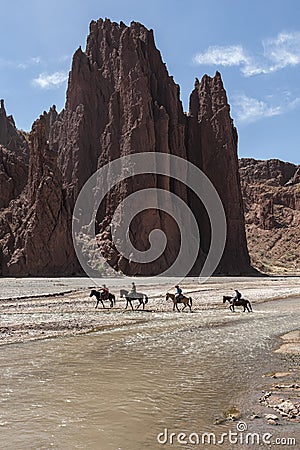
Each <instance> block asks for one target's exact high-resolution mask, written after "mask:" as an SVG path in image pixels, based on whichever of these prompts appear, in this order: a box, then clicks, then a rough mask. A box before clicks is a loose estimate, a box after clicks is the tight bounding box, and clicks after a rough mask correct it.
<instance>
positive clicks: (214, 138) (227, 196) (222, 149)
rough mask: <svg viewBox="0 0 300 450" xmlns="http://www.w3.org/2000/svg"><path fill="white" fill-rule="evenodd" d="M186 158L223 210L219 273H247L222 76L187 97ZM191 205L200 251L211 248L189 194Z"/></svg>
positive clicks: (204, 220)
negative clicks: (199, 234) (200, 236)
mask: <svg viewBox="0 0 300 450" xmlns="http://www.w3.org/2000/svg"><path fill="white" fill-rule="evenodd" d="M188 119H189V121H188V133H187V135H188V140H187V147H188V159H189V161H191V162H193V163H194V164H195V165H196V166H198V167H199V168H200V169H201V170H203V172H204V173H205V174H206V175H207V176H208V178H209V179H210V180H211V181H212V183H213V184H214V186H215V188H216V190H217V192H218V194H219V196H220V198H221V200H222V203H223V206H224V209H225V213H226V219H227V227H228V232H227V242H226V247H225V251H224V254H223V258H222V260H221V262H220V266H219V269H218V270H219V272H223V273H232V274H234V273H235V274H240V273H248V272H249V267H250V260H249V255H248V250H247V242H246V235H245V222H244V211H243V200H242V195H241V189H240V178H239V168H238V158H237V140H238V138H237V131H236V128H235V127H234V125H233V121H232V119H231V117H230V106H229V104H228V102H227V96H226V91H225V89H224V86H223V82H222V79H221V75H220V73H219V72H217V73H216V75H215V77H213V78H211V77H209V76H207V75H205V76H204V77H203V79H202V81H201V83H199V81H198V80H196V83H195V89H194V90H193V92H192V94H191V97H190V111H189V118H188ZM190 202H191V205H192V208H193V210H194V211H195V213H196V215H197V220H198V223H199V224H200V229H201V230H203V250H204V251H205V252H207V250H208V248H209V245H210V224H209V222H208V218H207V216H206V214H205V211H204V210H203V207H202V205H201V203H200V202H199V201H198V200H197V199H196V198H195V197H194V196H193V195H192V194H191V196H190Z"/></svg>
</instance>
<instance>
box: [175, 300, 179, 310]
mask: <svg viewBox="0 0 300 450" xmlns="http://www.w3.org/2000/svg"><path fill="white" fill-rule="evenodd" d="M175 304H176V309H177V311H178V312H180V309H179V308H178V302H176V303H175Z"/></svg>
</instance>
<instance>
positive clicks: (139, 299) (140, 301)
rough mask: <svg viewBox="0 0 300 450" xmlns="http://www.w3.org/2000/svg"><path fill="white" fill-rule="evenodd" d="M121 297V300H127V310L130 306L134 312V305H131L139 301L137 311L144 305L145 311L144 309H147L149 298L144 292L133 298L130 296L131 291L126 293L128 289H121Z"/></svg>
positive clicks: (137, 293)
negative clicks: (133, 301)
mask: <svg viewBox="0 0 300 450" xmlns="http://www.w3.org/2000/svg"><path fill="white" fill-rule="evenodd" d="M120 297H121V298H123V297H125V298H126V306H125V309H127V307H128V305H130V306H131V309H132V311H133V305H132V303H131V302H132V300H138V301H139V305H138V306H137V308H136V309H139V307H140V306H141V305H143V309H144V308H145V305H146V304H147V303H148V297H147V295H146V294H144V293H143V292H136V294H134V297H132V296H131V295H130V292H129V291H126V289H121V290H120ZM144 298H145V301H144Z"/></svg>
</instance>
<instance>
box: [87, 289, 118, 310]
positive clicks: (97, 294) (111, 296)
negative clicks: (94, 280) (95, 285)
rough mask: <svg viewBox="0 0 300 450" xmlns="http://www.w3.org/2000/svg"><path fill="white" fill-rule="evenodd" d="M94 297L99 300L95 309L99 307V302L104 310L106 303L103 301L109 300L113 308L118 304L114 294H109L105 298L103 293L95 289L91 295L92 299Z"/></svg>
mask: <svg viewBox="0 0 300 450" xmlns="http://www.w3.org/2000/svg"><path fill="white" fill-rule="evenodd" d="M93 295H94V296H95V297H96V299H97V303H96V306H95V308H97V307H98V305H99V302H101V304H102V306H103V308H104V303H103V300H109V301H110V307H111V308H112V307H113V306H114V305H115V304H116V297H115V296H114V294H111V293H109V294H108V296H105V297H103V295H102V294H101V292H99V291H96V290H95V289H93V290H92V291H91V293H90V297H93Z"/></svg>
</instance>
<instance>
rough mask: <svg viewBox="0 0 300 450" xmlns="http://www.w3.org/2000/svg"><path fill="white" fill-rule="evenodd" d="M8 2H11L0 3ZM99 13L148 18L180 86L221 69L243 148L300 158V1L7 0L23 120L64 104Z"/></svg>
mask: <svg viewBox="0 0 300 450" xmlns="http://www.w3.org/2000/svg"><path fill="white" fill-rule="evenodd" d="M3 3H4V2H3ZM99 17H103V18H105V17H108V18H110V19H112V20H115V21H118V22H119V21H120V20H123V21H124V22H125V23H126V24H129V23H130V22H131V20H135V21H139V22H142V23H143V24H144V25H146V26H147V27H148V28H153V29H154V33H155V40H156V45H157V47H158V48H159V49H160V51H161V53H162V57H163V59H164V61H165V62H166V64H167V67H168V70H169V72H170V74H171V75H173V76H174V79H175V81H176V82H177V83H179V84H180V87H181V98H182V101H183V105H184V109H185V110H187V109H188V98H189V94H190V92H191V91H192V89H193V85H194V79H195V77H198V78H201V77H202V75H203V74H204V73H207V74H209V75H214V73H215V71H216V70H219V71H220V72H221V74H222V77H223V81H224V85H225V88H226V90H227V95H228V98H229V102H230V104H231V114H232V117H233V119H234V123H235V125H236V126H237V128H238V133H239V156H241V157H254V158H258V159H267V158H279V159H282V160H285V161H291V162H294V163H296V164H299V163H300V156H299V155H300V152H299V142H300V123H299V117H300V81H299V80H300V77H299V73H300V4H299V1H298V0H260V1H258V0H251V1H250V0H223V1H222V0H213V1H211V2H209V1H207V0H205V1H202V0H185V1H181V0H174V1H169V0H151V1H150V2H143V1H141V0H140V1H136V0H127V1H120V0H119V1H113V0H110V1H107V0H84V1H81V0H80V1H79V0H73V1H71V0H60V1H58V0H52V1H50V2H49V1H48V2H45V1H41V0H31V1H30V0H27V1H26V2H24V1H21V0H11V1H10V2H5V3H4V4H2V5H1V18H2V21H1V28H0V97H1V98H4V99H5V103H6V109H7V112H8V113H9V114H13V116H14V118H15V121H16V124H17V126H18V127H19V128H23V129H25V130H29V129H30V128H31V125H32V122H33V121H34V120H35V119H36V118H37V117H38V116H39V114H41V113H42V112H43V111H44V110H48V109H49V107H50V106H51V105H52V104H56V105H57V108H58V110H60V109H61V108H62V107H63V105H64V102H65V91H66V83H67V81H66V80H67V75H68V71H69V69H70V64H71V58H72V54H73V53H74V51H75V50H76V48H78V46H79V45H81V46H82V47H83V48H84V47H85V41H86V36H87V34H88V27H89V22H90V21H91V20H93V19H94V20H96V19H98V18H99Z"/></svg>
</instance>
